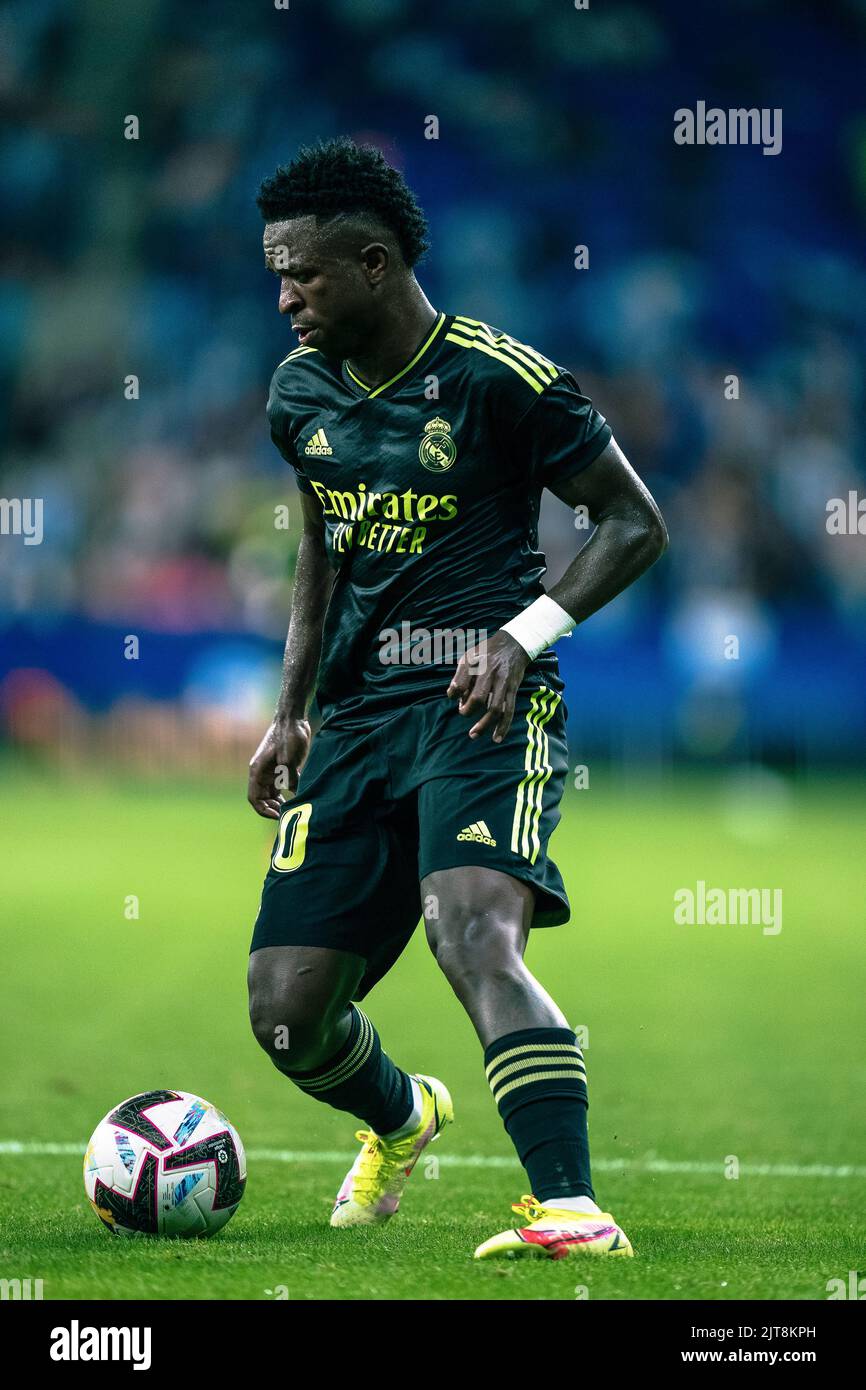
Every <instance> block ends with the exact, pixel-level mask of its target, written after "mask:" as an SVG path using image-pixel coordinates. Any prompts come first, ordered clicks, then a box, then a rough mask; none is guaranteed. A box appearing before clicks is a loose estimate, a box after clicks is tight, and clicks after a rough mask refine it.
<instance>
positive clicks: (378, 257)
mask: <svg viewBox="0 0 866 1390" xmlns="http://www.w3.org/2000/svg"><path fill="white" fill-rule="evenodd" d="M390 259H391V258H390V256H389V254H388V248H387V246H385V245H383V243H382V242H381V241H371V242H370V244H369V245H368V246H362V248H361V265H362V267H363V270H364V274H365V275H366V277H367V279H368V281H369V282H370V284H371V285H379V284H381V282H382V280H383V278H384V276H385V273H386V271H387V269H388V264H389V262H390Z"/></svg>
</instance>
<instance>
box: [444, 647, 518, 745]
mask: <svg viewBox="0 0 866 1390" xmlns="http://www.w3.org/2000/svg"><path fill="white" fill-rule="evenodd" d="M528 665H529V657H528V656H527V654H526V652H525V651H524V650H523V648H522V647H521V645H520V643H519V642H516V641H515V640H514V638H513V637H512V636H511V634H510V633H508V632H502V631H499V632H494V634H493V636H492V637H488V638H487V640H486V641H484V642H479V643H478V644H477V645H476V646H474V647H470V648H469V650H468V651H467V652H465V653H464V654H463V656H461V658H460V660H459V662H458V663H457V670H456V671H455V672H454V675H453V676H452V677H451V684H450V685H449V687H448V690H447V691H446V694H447V696H448V699H449V700H458V701H459V703H458V705H457V712H458V714H466V715H476V714H479V713H480V714H481V718H480V719H479V720H478V721H477V723H475V724H473V726H472V728H471V729H470V730H469V737H470V738H478V737H479V736H480V735H481V734H483V733H485V732H486V731H487V730H488V729H490V728H491V727H492V728H493V742H494V743H501V742H502V740H503V739H504V737H505V735H506V734H507V733H508V730H509V729H510V728H511V721H512V719H513V718H514V702H515V700H516V698H517V691H518V689H519V687H520V682H521V681H522V680H523V673H524V671H525V670H526V668H527V666H528Z"/></svg>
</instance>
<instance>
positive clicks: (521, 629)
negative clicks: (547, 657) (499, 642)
mask: <svg viewBox="0 0 866 1390" xmlns="http://www.w3.org/2000/svg"><path fill="white" fill-rule="evenodd" d="M576 627H577V622H576V620H575V619H574V618H573V617H572V616H571V614H570V613H566V611H565V609H564V608H560V606H559V604H558V603H556V602H555V601H554V600H553V599H552V598H550V597H549V595H548V594H542V595H541V598H537V599H536V600H535V602H534V603H531V604H530V605H529V607H528V608H524V610H523V612H522V613H518V615H517V617H516V618H512V619H511V621H510V622H508V623H503V625H502V627H501V628H500V629H499V630H500V632H507V633H508V634H509V636H511V637H513V638H514V640H515V642H519V643H520V645H521V647H522V648H523V650H524V651H525V652H526V654H527V656H528V657H529V660H530V661H534V660H535V658H536V657H537V656H540V655H541V653H542V652H546V651H547V648H548V647H550V646H552V645H553V643H554V642H556V641H557V639H558V638H560V637H566V636H567V635H568V633H570V632H571V631H572V629H573V628H576Z"/></svg>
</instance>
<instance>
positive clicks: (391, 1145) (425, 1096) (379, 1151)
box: [331, 1076, 454, 1226]
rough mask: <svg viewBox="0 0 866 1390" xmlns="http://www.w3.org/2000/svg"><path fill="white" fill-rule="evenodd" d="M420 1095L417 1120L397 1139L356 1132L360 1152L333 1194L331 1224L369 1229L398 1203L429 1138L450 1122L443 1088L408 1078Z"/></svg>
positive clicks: (387, 1217)
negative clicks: (415, 1124)
mask: <svg viewBox="0 0 866 1390" xmlns="http://www.w3.org/2000/svg"><path fill="white" fill-rule="evenodd" d="M412 1079H413V1081H417V1083H418V1087H419V1089H420V1091H421V1119H420V1120H419V1121H418V1124H417V1126H416V1127H415V1129H413V1130H411V1131H410V1132H409V1133H408V1134H404V1135H403V1136H402V1137H401V1138H399V1139H391V1140H389V1139H386V1138H384V1139H383V1138H382V1137H381V1136H380V1135H378V1134H374V1133H373V1131H372V1130H368V1129H359V1130H358V1133H357V1134H356V1136H355V1138H356V1139H360V1140H361V1144H362V1148H361V1152H360V1153H359V1154H358V1157H357V1158H356V1159H355V1162H354V1163H353V1164H352V1166H351V1168H350V1169H349V1171H348V1173H347V1174H346V1177H345V1179H344V1180H343V1185H342V1187H341V1188H340V1190H339V1192H338V1193H337V1200H336V1202H335V1203H334V1210H333V1211H332V1212H331V1225H332V1226H372V1225H377V1224H379V1223H381V1222H382V1221H388V1220H390V1218H391V1217H392V1216H393V1215H394V1213H395V1212H396V1210H397V1208H398V1207H399V1205H400V1198H401V1197H402V1195H403V1188H404V1187H405V1186H406V1179H407V1178H408V1177H409V1174H410V1173H411V1172H412V1169H413V1168H414V1167H415V1164H416V1163H417V1162H418V1159H419V1158H420V1157H421V1154H422V1152H423V1151H424V1149H426V1147H427V1145H428V1144H432V1143H433V1140H434V1139H438V1138H439V1135H440V1134H441V1133H442V1130H443V1129H444V1128H445V1126H446V1125H447V1124H453V1122H454V1106H453V1104H452V1101H451V1096H450V1095H449V1093H448V1089H447V1087H445V1086H443V1084H442V1082H441V1081H437V1080H436V1078H435V1077H434V1076H414V1077H413V1078H412Z"/></svg>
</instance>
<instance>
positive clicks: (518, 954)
mask: <svg viewBox="0 0 866 1390" xmlns="http://www.w3.org/2000/svg"><path fill="white" fill-rule="evenodd" d="M427 939H428V941H429V943H430V948H431V950H432V952H433V955H434V956H435V958H436V963H437V965H438V966H439V967H440V969H441V970H442V971H443V972H444V974H445V976H446V977H447V979H448V980H449V981H450V982H451V984H452V985H459V986H461V987H462V988H463V989H467V988H472V987H474V986H476V985H478V984H480V983H484V984H488V983H490V982H491V981H494V980H497V979H501V980H510V979H514V978H516V977H518V976H519V975H521V974H522V973H523V971H524V965H523V958H522V951H521V948H520V944H519V939H518V934H517V933H516V932H515V930H514V928H513V924H512V923H511V922H510V920H508V919H505V918H503V917H502V916H501V915H500V914H498V913H496V912H493V911H491V910H490V908H489V907H488V906H485V907H480V906H479V907H475V906H473V905H472V904H461V905H460V906H459V907H457V908H455V909H452V910H450V911H449V912H447V913H445V914H443V917H442V918H441V919H440V921H438V922H436V923H435V924H431V923H428V930H427Z"/></svg>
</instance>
